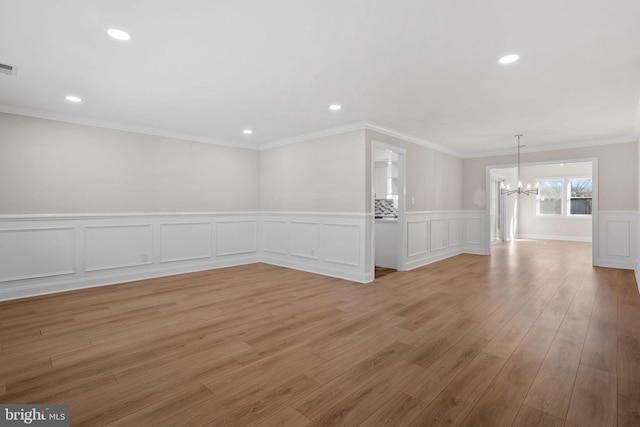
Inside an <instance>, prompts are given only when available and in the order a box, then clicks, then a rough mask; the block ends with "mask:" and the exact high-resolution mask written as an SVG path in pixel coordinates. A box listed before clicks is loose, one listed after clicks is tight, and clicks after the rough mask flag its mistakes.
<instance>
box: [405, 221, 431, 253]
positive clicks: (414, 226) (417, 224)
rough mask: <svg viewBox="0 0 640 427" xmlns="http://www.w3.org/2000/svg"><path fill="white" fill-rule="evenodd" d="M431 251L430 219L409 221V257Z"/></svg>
mask: <svg viewBox="0 0 640 427" xmlns="http://www.w3.org/2000/svg"><path fill="white" fill-rule="evenodd" d="M427 253H429V221H425V220H423V221H420V220H417V221H407V257H408V258H413V257H416V256H419V255H424V254H427Z"/></svg>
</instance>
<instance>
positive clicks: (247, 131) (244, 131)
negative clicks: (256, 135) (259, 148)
mask: <svg viewBox="0 0 640 427" xmlns="http://www.w3.org/2000/svg"><path fill="white" fill-rule="evenodd" d="M242 133H244V134H245V135H251V134H252V133H253V131H252V130H251V129H245V130H243V131H242Z"/></svg>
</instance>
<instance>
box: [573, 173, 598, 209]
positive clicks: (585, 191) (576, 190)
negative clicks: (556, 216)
mask: <svg viewBox="0 0 640 427" xmlns="http://www.w3.org/2000/svg"><path fill="white" fill-rule="evenodd" d="M569 185H570V188H569V191H570V202H569V215H591V203H592V201H593V184H592V182H591V179H590V178H585V179H572V180H571V182H570V184H569Z"/></svg>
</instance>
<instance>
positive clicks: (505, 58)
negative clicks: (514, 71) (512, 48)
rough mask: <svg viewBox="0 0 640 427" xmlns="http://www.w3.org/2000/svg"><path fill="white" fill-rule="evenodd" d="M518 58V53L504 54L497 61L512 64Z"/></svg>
mask: <svg viewBox="0 0 640 427" xmlns="http://www.w3.org/2000/svg"><path fill="white" fill-rule="evenodd" d="M518 59H520V55H516V54H512V55H505V56H503V57H502V58H500V59H498V62H499V63H501V64H512V63H514V62H516V61H517V60H518Z"/></svg>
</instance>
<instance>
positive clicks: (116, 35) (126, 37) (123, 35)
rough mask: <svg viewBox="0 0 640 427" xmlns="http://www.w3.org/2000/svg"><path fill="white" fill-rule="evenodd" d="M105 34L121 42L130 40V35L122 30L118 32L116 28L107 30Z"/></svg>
mask: <svg viewBox="0 0 640 427" xmlns="http://www.w3.org/2000/svg"><path fill="white" fill-rule="evenodd" d="M107 34H109V36H111V37H113V38H114V39H116V40H122V41H127V40H131V34H129V33H127V32H126V31H123V30H118V29H117V28H111V29H109V30H107Z"/></svg>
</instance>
